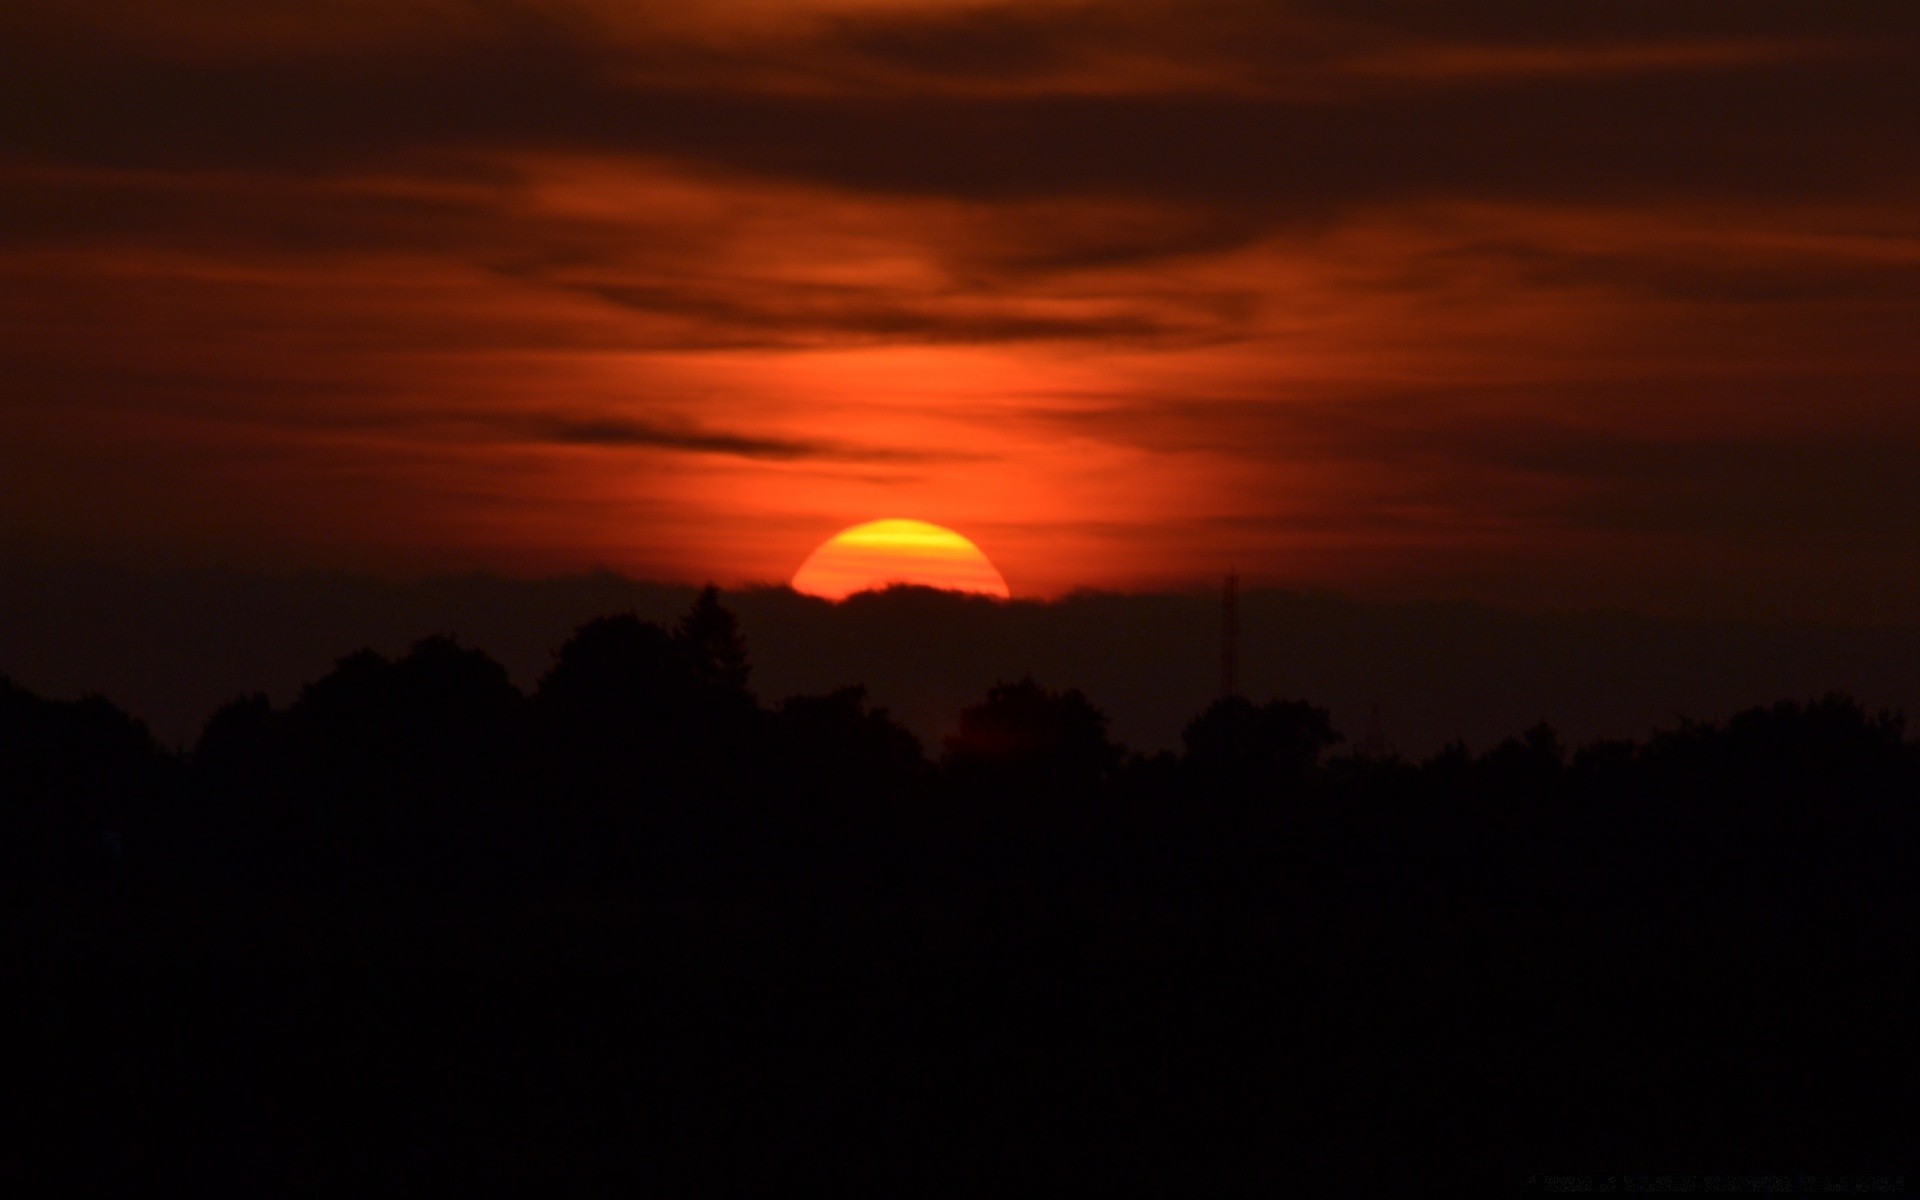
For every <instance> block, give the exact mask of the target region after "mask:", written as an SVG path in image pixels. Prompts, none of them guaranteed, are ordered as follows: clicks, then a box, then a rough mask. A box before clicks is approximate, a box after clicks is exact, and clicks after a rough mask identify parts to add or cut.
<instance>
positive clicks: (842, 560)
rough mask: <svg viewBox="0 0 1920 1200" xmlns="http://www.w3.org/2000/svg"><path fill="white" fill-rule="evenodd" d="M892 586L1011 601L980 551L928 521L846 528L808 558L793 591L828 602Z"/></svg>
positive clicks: (955, 534)
mask: <svg viewBox="0 0 1920 1200" xmlns="http://www.w3.org/2000/svg"><path fill="white" fill-rule="evenodd" d="M893 584H912V585H915V586H918V587H930V588H944V589H946V590H948V591H955V592H975V593H978V594H980V595H985V596H997V597H999V598H1000V599H1002V600H1005V599H1007V598H1008V597H1009V595H1010V593H1009V592H1008V590H1007V581H1006V580H1004V579H1002V578H1001V577H1000V572H999V571H997V570H995V569H994V566H993V564H992V563H991V562H989V561H987V556H986V555H984V554H982V553H980V548H979V547H978V546H976V545H974V544H973V543H972V542H970V541H968V540H967V539H966V538H964V537H961V536H960V535H959V534H957V533H955V532H954V531H953V530H951V529H946V528H943V527H941V526H939V525H930V524H928V523H927V522H925V521H902V520H887V521H869V522H867V523H866V524H864V525H855V526H854V527H853V528H851V529H843V530H841V531H840V532H839V533H837V534H835V535H834V536H832V537H831V538H828V539H827V540H826V541H825V542H823V543H821V545H820V547H819V549H817V550H815V551H814V552H813V553H812V554H810V555H808V556H807V561H806V562H804V563H801V564H800V569H799V570H798V571H795V572H794V574H793V584H792V586H793V590H794V591H796V592H803V593H805V594H806V595H809V596H820V597H823V598H824V599H828V600H844V599H846V598H847V597H848V596H851V595H853V594H854V593H855V592H865V591H871V590H874V589H876V588H884V587H888V586H891V585H893Z"/></svg>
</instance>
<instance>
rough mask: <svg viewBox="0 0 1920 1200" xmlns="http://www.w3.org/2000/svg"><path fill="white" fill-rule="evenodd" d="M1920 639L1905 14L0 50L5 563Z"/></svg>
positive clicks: (272, 16) (109, 39)
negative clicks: (1275, 605) (1880, 626)
mask: <svg viewBox="0 0 1920 1200" xmlns="http://www.w3.org/2000/svg"><path fill="white" fill-rule="evenodd" d="M889 517H904V518H915V519H920V520H925V521H930V522H935V523H938V524H940V525H944V526H949V527H951V528H953V529H956V530H958V531H960V532H961V533H963V534H965V535H966V536H967V537H968V538H970V539H972V540H973V541H974V542H975V543H977V544H978V545H979V547H980V548H981V549H982V550H983V551H984V552H985V553H986V554H987V555H988V556H989V557H990V558H991V560H992V562H993V564H994V565H995V566H996V567H998V569H999V571H1000V573H1001V574H1002V575H1004V577H1005V579H1006V582H1007V584H1008V585H1009V586H1010V587H1011V588H1012V590H1013V592H1014V594H1015V595H1017V596H1028V597H1046V596H1053V595H1059V594H1062V593H1065V592H1067V591H1069V590H1071V589H1074V588H1078V587H1093V588H1102V589H1116V590H1145V589H1167V588H1185V587H1192V586H1196V585H1204V584H1208V583H1211V582H1213V581H1216V580H1217V579H1218V577H1219V576H1220V575H1221V574H1223V573H1224V572H1225V571H1226V570H1227V569H1228V568H1229V567H1230V566H1232V567H1236V568H1237V569H1238V570H1239V572H1240V573H1241V575H1242V576H1243V578H1245V579H1246V580H1247V581H1248V582H1249V584H1251V585H1256V586H1259V585H1265V586H1282V587H1302V588H1325V589H1332V590H1336V591H1341V592H1346V593H1351V594H1354V595H1360V596H1374V597H1385V598H1413V597H1420V598H1429V597H1430V598H1465V599H1475V600H1484V601H1495V602H1500V603H1512V604H1519V605H1541V606H1560V607H1582V606H1594V605H1604V606H1622V607H1626V608H1629V609H1633V610H1639V611H1646V612H1657V613H1677V614H1698V615H1711V616H1723V617H1724V616H1738V617H1753V618H1756V619H1766V620H1773V619H1797V618H1812V619H1821V620H1833V621H1843V622H1858V621H1865V622H1897V623H1904V624H1914V623H1920V5H1915V4H1908V3H1887V2H1885V0H1873V2H1860V3H1846V2H1837V3H1825V4H1818V5H1816V4H1812V3H1808V2H1806V0H1790V2H1781V0H1748V2H1744V3H1739V4H1727V3H1720V2H1715V3H1703V2H1694V0H1661V2H1659V3H1653V2H1640V0H1617V2H1612V3H1606V4H1598V5H1564V4H1549V3H1541V2H1539V0H1459V2H1455V3H1448V4H1444V5H1438V4H1431V3H1413V2H1411V0H1406V2H1398V0H1344V2H1341V3H1334V2H1332V0H1316V2H1311V3H1285V2H1282V0H1248V2H1245V3H1233V2H1221V3H1212V2H1207V0H1175V2H1168V3H1157V2H1154V0H1129V2H1124V3H1123V2H1108V3H1103V2H1099V0H1089V2H1058V3H1056V2H1049V0H1022V2H1020V3H976V2H968V0H679V2H675V3H656V2H654V0H431V2H420V3H411V2H406V0H325V2H321V0H301V2H293V3H265V4H263V3H259V2H257V0H169V3H167V4H164V5H154V4H151V3H135V2H134V0H62V2H61V3H59V4H40V5H11V6H9V7H8V10H7V12H6V13H5V15H0V555H5V556H8V557H11V558H14V559H17V560H36V561H37V560H57V561H104V562H108V563H115V564H130V565H141V566H192V567H203V566H219V567H232V568H238V569H246V570H267V571H280V570H305V569H311V568H322V569H350V570H360V571H373V572H384V573H391V574H401V575H406V574H420V573H430V572H440V571H462V570H470V569H483V570H489V571H497V572H501V573H506V574H514V575H539V574H556V573H569V572H578V571H583V570H587V569H590V568H595V567H608V568H612V569H614V570H617V571H620V572H623V573H626V574H629V575H632V576H635V577H640V578H652V579H661V580H669V581H691V582H698V581H700V580H705V579H709V578H711V579H715V580H717V581H719V582H721V583H723V584H729V585H737V584H743V583H749V582H755V581H782V580H785V579H787V578H788V577H789V576H790V575H791V574H792V573H793V571H794V569H795V568H796V567H798V566H799V565H800V563H801V561H802V560H803V559H805V558H806V557H807V555H808V554H809V552H810V551H812V550H813V548H814V547H815V546H816V545H818V544H819V543H820V542H821V541H822V540H824V539H825V538H827V537H829V536H830V535H832V534H833V533H835V532H836V531H838V530H840V529H844V528H846V527H848V526H851V525H855V524H858V523H861V522H865V521H870V520H874V519H879V518H889Z"/></svg>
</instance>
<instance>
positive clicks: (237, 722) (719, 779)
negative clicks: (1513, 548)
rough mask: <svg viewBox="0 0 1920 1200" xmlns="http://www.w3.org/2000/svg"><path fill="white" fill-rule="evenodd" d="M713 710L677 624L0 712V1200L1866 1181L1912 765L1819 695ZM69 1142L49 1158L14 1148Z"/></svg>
mask: <svg viewBox="0 0 1920 1200" xmlns="http://www.w3.org/2000/svg"><path fill="white" fill-rule="evenodd" d="M956 717H957V719H956V723H955V732H954V733H953V734H952V735H951V736H950V737H948V738H947V739H946V740H945V741H944V743H943V744H942V745H941V746H939V747H937V748H929V747H926V746H923V745H922V744H921V742H920V741H919V740H918V739H916V738H915V736H914V735H913V734H912V733H911V732H909V731H908V730H907V729H906V728H905V727H903V726H902V725H900V724H899V723H897V722H896V721H894V720H893V719H891V718H890V717H889V715H888V713H887V712H886V711H885V710H884V709H881V708H878V707H876V706H874V704H873V703H872V702H871V701H870V699H869V697H868V695H867V693H866V692H865V690H864V689H863V688H861V687H859V686H857V685H850V686H848V687H845V688H842V689H840V690H837V691H832V692H829V693H826V694H822V695H806V696H793V697H788V698H785V699H782V700H779V701H778V702H777V703H769V702H763V700H762V699H761V698H760V697H757V696H756V695H755V693H754V691H753V690H752V687H751V672H750V662H749V655H748V647H747V646H746V645H745V644H744V642H743V639H742V637H741V635H740V631H739V628H738V625H737V623H736V622H735V620H734V617H733V615H732V614H731V613H730V612H729V611H728V610H727V608H726V607H725V606H724V605H723V604H722V603H721V601H720V598H719V596H718V594H717V593H716V592H715V591H714V590H713V589H711V588H709V589H707V590H706V591H705V592H704V593H702V594H701V595H700V596H699V598H698V599H697V600H696V601H695V603H694V604H693V606H692V608H691V609H690V610H689V611H688V612H687V613H686V614H685V615H684V616H683V617H682V618H681V619H680V620H679V621H678V622H677V623H675V624H673V625H672V626H671V627H669V626H665V625H662V624H657V623H653V622H649V621H645V620H642V619H640V618H639V617H637V616H634V615H632V614H625V615H612V616H607V617H603V618H600V619H597V620H593V621H590V622H588V623H587V624H585V625H582V626H581V627H580V628H579V629H578V630H577V631H576V632H575V633H574V635H573V636H572V638H571V639H570V640H569V641H567V643H566V644H565V645H564V646H562V647H561V648H560V649H559V650H558V651H557V652H556V654H555V655H554V659H553V663H552V665H551V667H550V669H549V670H548V671H547V672H546V674H545V675H544V676H543V677H542V678H541V679H540V680H539V682H538V685H537V686H536V687H535V688H534V689H533V690H532V691H531V693H523V692H522V691H521V690H520V689H519V688H517V687H516V686H515V685H514V684H513V682H512V681H511V679H510V678H509V675H508V673H507V671H506V670H505V669H504V668H503V667H501V666H500V665H499V664H498V663H496V662H495V661H493V660H492V659H490V658H489V657H488V656H487V655H486V654H485V653H484V652H483V651H481V650H479V649H476V648H473V647H470V646H465V645H461V644H459V643H457V642H455V641H453V640H451V639H448V638H444V637H431V638H427V639H426V640H423V641H420V642H418V643H417V644H416V645H414V646H413V648H412V649H411V650H410V651H409V652H407V653H406V654H404V655H402V656H400V657H397V658H389V657H386V656H383V655H380V654H377V653H374V652H372V651H370V650H368V651H361V652H359V653H355V654H352V655H349V656H348V657H346V658H343V659H341V660H339V662H338V664H337V665H336V667H335V668H334V669H333V671H332V672H331V673H329V674H327V675H326V676H325V677H323V678H321V679H318V680H315V681H313V682H311V683H309V684H308V685H307V686H306V687H305V688H304V689H302V690H301V692H300V694H299V695H298V697H297V698H295V699H294V700H293V701H292V702H291V703H289V704H287V705H286V706H285V707H276V706H275V705H273V704H271V703H270V702H269V701H268V700H267V698H266V697H265V696H263V695H251V696H245V697H242V698H239V699H236V700H234V701H233V702H232V703H230V704H228V705H226V706H225V707H223V708H221V709H220V710H219V711H218V712H216V713H214V714H213V715H212V717H211V718H210V719H209V720H208V721H207V722H206V725H205V728H204V731H203V732H202V734H201V736H200V737H199V739H198V742H197V743H196V744H195V745H194V746H193V747H191V749H189V750H186V751H184V752H173V751H169V750H165V749H162V748H161V747H160V746H159V745H158V744H157V743H156V742H155V741H154V740H153V739H152V738H151V737H150V736H149V735H148V733H147V731H146V729H145V727H144V726H143V725H141V724H140V722H138V721H137V720H135V719H134V718H133V717H131V716H129V715H127V714H125V713H123V712H121V711H119V710H118V709H116V708H115V707H114V706H112V705H111V704H109V703H107V702H106V701H104V700H102V699H99V698H89V699H85V700H81V701H78V702H62V701H54V700H50V699H46V698H43V697H40V696H37V695H34V694H32V693H31V692H28V691H26V690H24V689H22V688H20V687H17V686H15V685H14V684H13V683H11V682H9V681H7V680H6V679H4V677H0V797H3V798H4V803H0V855H3V856H4V868H5V878H6V886H7V888H8V890H9V891H10V892H11V893H12V895H11V900H12V903H11V905H10V908H11V909H12V910H13V911H14V912H15V913H16V914H17V918H16V931H17V933H18V935H19V936H18V938H17V940H16V943H15V944H16V947H17V955H16V964H17V966H18V968H19V970H18V975H17V982H16V984H15V985H14V990H15V992H16V999H19V1000H21V1001H23V1002H24V1009H23V1010H22V1011H24V1012H25V1013H26V1016H25V1018H24V1019H23V1023H22V1024H21V1025H20V1026H18V1027H17V1028H18V1040H19V1042H20V1045H21V1046H22V1048H23V1049H24V1054H23V1056H22V1058H23V1062H22V1064H21V1066H20V1068H19V1069H18V1070H17V1072H16V1073H15V1076H14V1081H15V1088H14V1090H15V1092H16V1094H17V1096H18V1097H19V1098H20V1099H22V1100H24V1101H25V1107H26V1109H27V1110H28V1111H29V1113H30V1114H31V1115H30V1117H29V1119H28V1120H27V1122H26V1123H25V1124H24V1125H22V1126H21V1127H20V1129H19V1131H18V1136H19V1139H20V1144H21V1145H22V1146H35V1145H37V1146H40V1147H42V1149H43V1150H44V1151H45V1152H44V1153H43V1154H40V1155H25V1156H22V1157H21V1158H20V1160H19V1161H18V1162H17V1164H16V1165H17V1166H18V1167H19V1169H20V1170H22V1171H25V1172H28V1173H39V1174H40V1175H41V1176H42V1182H49V1181H51V1182H58V1183H65V1184H67V1185H69V1186H72V1185H74V1184H76V1183H77V1182H79V1181H83V1180H84V1181H98V1182H113V1183H120V1184H129V1183H139V1182H145V1181H152V1180H155V1179H159V1178H163V1177H170V1176H171V1177H180V1178H186V1179H192V1180H196V1181H200V1182H202V1183H205V1184H210V1185H219V1186H226V1187H245V1188H249V1189H255V1190H265V1191H270V1192H277V1193H306V1192H332V1191H334V1190H337V1189H338V1188H340V1187H344V1186H360V1187H379V1188H381V1189H383V1190H384V1189H387V1188H391V1187H396V1186H398V1187H436V1188H438V1187H447V1186H461V1185H474V1186H477V1185H482V1184H484V1185H486V1186H489V1187H499V1186H502V1185H506V1186H512V1187H518V1188H533V1187H536V1186H550V1185H553V1184H556V1183H561V1184H571V1185H642V1186H650V1187H660V1188H667V1189H669V1190H695V1189H698V1190H711V1189H712V1188H714V1187H715V1186H716V1185H720V1184H726V1183H736V1184H737V1183H759V1184H776V1183H777V1184H783V1185H784V1184H794V1183H798V1182H801V1181H805V1180H809V1179H812V1180H833V1181H838V1182H841V1183H844V1184H850V1185H855V1186H864V1187H882V1186H899V1185H908V1184H926V1183H935V1184H943V1185H948V1186H957V1187H967V1188H976V1189H977V1188H979V1187H985V1186H992V1185H995V1184H1005V1183H1009V1182H1017V1183H1019V1184H1022V1185H1024V1186H1031V1187H1072V1188H1073V1189H1074V1190H1076V1191H1079V1190H1083V1189H1087V1188H1091V1187H1096V1186H1126V1187H1128V1188H1129V1189H1134V1188H1138V1187H1140V1186H1142V1185H1143V1184H1148V1185H1158V1186H1165V1187H1182V1188H1186V1189H1191V1188H1192V1187H1194V1186H1196V1185H1197V1184H1202V1183H1207V1182H1222V1181H1232V1182H1235V1183H1247V1184H1260V1183H1269V1184H1288V1183H1293V1184H1299V1183H1301V1182H1303V1181H1318V1182H1325V1183H1331V1184H1339V1185H1342V1186H1357V1185H1360V1184H1367V1183H1380V1184H1391V1183H1428V1184H1430V1183H1433V1182H1440V1183H1446V1182H1458V1181H1461V1180H1464V1179H1470V1178H1487V1179H1489V1180H1491V1181H1493V1182H1505V1183H1507V1184H1509V1185H1518V1184H1520V1183H1521V1182H1523V1181H1524V1180H1525V1179H1526V1178H1527V1177H1528V1176H1529V1175H1532V1174H1535V1173H1537V1172H1541V1171H1553V1170H1563V1171H1601V1172H1619V1171H1631V1170H1700V1171H1704V1170H1715V1169H1721V1170H1732V1169H1738V1170H1750V1169H1754V1168H1758V1167H1766V1168H1768V1169H1776V1170H1789V1171H1791V1170H1795V1169H1800V1170H1806V1169H1820V1170H1832V1169H1839V1168H1844V1169H1850V1170H1868V1169H1883V1170H1884V1169H1898V1168H1899V1166H1900V1164H1902V1163H1903V1162H1905V1161H1907V1160H1908V1159H1909V1158H1910V1156H1911V1153H1912V1151H1913V1149H1914V1146H1913V1133H1912V1121H1911V1119H1910V1118H1911V1112H1912V1109H1911V1094H1910V1089H1911V1081H1912V1079H1913V1078H1915V1076H1916V1070H1915V1068H1916V1067H1917V1066H1920V1062H1917V1061H1916V1055H1915V1053H1914V1051H1913V1050H1912V1049H1911V1048H1910V1045H1909V1040H1910V1039H1909V1038H1908V1037H1907V1036H1906V1035H1907V1034H1908V1032H1909V1030H1908V1026H1909V1025H1910V1024H1911V1019H1912V1018H1911V1013H1912V1004H1911V1001H1912V999H1913V996H1914V983H1915V979H1914V967H1913V958H1912V954H1911V949H1912V946H1913V945H1914V944H1915V942H1914V935H1915V933H1916V929H1915V916H1916V913H1917V912H1920V906H1916V903H1915V901H1916V895H1915V890H1916V881H1915V877H1914V872H1913V863H1914V852H1915V849H1916V844H1917V842H1916V833H1920V814H1917V813H1916V808H1915V801H1916V799H1917V798H1920V743H1916V742H1915V741H1913V740H1910V739H1909V738H1907V736H1906V732H1905V728H1904V724H1903V721H1902V719H1901V718H1900V717H1899V716H1897V715H1894V714H1887V713H1878V714H1875V713H1869V712H1866V711H1864V710H1863V709H1862V708H1861V707H1860V706H1859V705H1857V704H1856V703H1854V702H1852V701H1851V700H1849V699H1846V698H1844V697H1839V696H1828V697H1826V698H1824V699H1819V700H1815V701H1812V702H1781V703H1776V704H1772V705H1770V706H1766V707H1756V708H1752V709H1749V710H1747V711H1744V712H1741V713H1738V714H1736V715H1734V716H1732V717H1731V718H1730V719H1727V720H1725V721H1724V722H1719V723H1703V722H1682V723H1680V724H1678V725H1677V726H1675V727H1673V728H1669V729H1666V730H1663V731H1660V732H1656V733H1653V734H1652V735H1650V736H1649V737H1647V738H1646V739H1644V740H1641V741H1624V740H1614V741H1605V742H1600V743H1596V744H1592V745H1586V746H1582V747H1579V748H1578V749H1575V750H1571V751H1570V750H1569V749H1568V748H1567V747H1566V746H1564V745H1563V744H1562V742H1561V739H1560V737H1559V736H1558V735H1557V734H1556V732H1555V731H1554V730H1553V729H1552V728H1550V727H1547V726H1545V725H1541V726H1536V727H1535V728H1533V729H1530V730H1527V731H1525V732H1523V733H1519V734H1517V735H1516V736H1514V737H1511V738H1509V739H1507V740H1505V741H1503V742H1501V743H1500V744H1498V745H1496V746H1494V747H1493V748H1491V749H1490V750H1487V751H1486V752H1484V753H1479V754H1475V753H1471V752H1469V751H1468V750H1467V749H1466V747H1465V746H1463V745H1461V744H1458V743H1456V744H1454V745H1452V746H1449V747H1448V748H1446V749H1445V750H1443V751H1441V752H1440V753H1438V754H1437V755H1434V756H1432V757H1430V758H1427V759H1425V760H1423V761H1417V762H1411V761H1405V760H1402V759H1400V758H1398V757H1396V756H1394V755H1392V754H1390V753H1386V752H1383V751H1381V750H1380V749H1379V748H1378V747H1372V746H1361V747H1358V748H1356V747H1355V746H1354V744H1353V743H1352V742H1350V741H1348V740H1347V739H1345V738H1343V737H1342V735H1341V733H1340V732H1339V731H1337V730H1335V729H1334V727H1333V724H1332V722H1331V720H1330V718H1329V715H1328V713H1327V712H1326V711H1325V710H1323V709H1321V708H1318V707H1315V706H1314V705H1313V704H1312V703H1310V702H1308V701H1305V700H1292V699H1265V700H1254V699H1250V698H1244V697H1240V696H1224V697H1221V698H1220V699H1218V700H1217V701H1215V702H1214V703H1213V704H1212V705H1211V706H1210V707H1208V708H1207V709H1206V710H1205V711H1204V712H1201V713H1199V714H1197V715H1195V716H1194V718H1193V719H1192V721H1191V722H1190V723H1189V724H1188V725H1187V727H1186V732H1185V734H1184V737H1183V739H1182V750H1181V752H1179V753H1168V752H1162V753H1158V754H1153V755H1142V754H1137V753H1133V752H1131V751H1129V750H1128V749H1126V748H1125V747H1123V746H1121V745H1118V744H1116V743H1115V742H1114V741H1113V740H1112V739H1111V738H1110V736H1109V734H1108V729H1107V721H1106V717H1105V716H1104V715H1103V714H1102V713H1101V711H1100V710H1099V709H1098V708H1097V707H1096V706H1095V705H1094V704H1093V703H1091V702H1090V701H1089V700H1088V699H1087V698H1086V697H1085V696H1084V695H1082V694H1081V693H1080V692H1078V691H1075V690H1065V691H1060V690H1055V689H1054V688H1053V687H1050V686H1046V685H1045V684H1043V683H1041V682H1036V681H1035V680H1034V679H1032V678H1025V679H1018V680H1008V681H1005V682H1003V683H1001V684H1000V685H998V686H996V687H994V688H992V689H991V690H990V691H989V692H988V693H987V694H986V695H985V696H984V697H982V698H980V700H979V701H978V702H977V703H975V704H973V705H970V706H968V707H967V708H965V709H964V710H963V711H961V712H959V713H958V714H956ZM76 1133H78V1134H82V1135H84V1139H85V1145H86V1147H87V1149H86V1150H85V1151H84V1153H69V1152H67V1151H64V1150H62V1151H55V1150H53V1149H51V1148H52V1147H56V1146H59V1147H64V1146H69V1145H72V1144H74V1140H73V1139H74V1136H75V1135H76Z"/></svg>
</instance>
